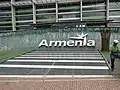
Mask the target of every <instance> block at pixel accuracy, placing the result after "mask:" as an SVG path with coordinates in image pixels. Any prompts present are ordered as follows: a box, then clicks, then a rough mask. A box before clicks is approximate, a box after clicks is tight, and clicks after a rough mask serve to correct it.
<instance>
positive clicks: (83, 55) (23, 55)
mask: <svg viewBox="0 0 120 90" xmlns="http://www.w3.org/2000/svg"><path fill="white" fill-rule="evenodd" d="M21 56H27V57H40V56H48V57H49V56H70V57H71V56H74V57H76V56H78V57H80V56H81V57H83V56H86V57H94V56H95V57H101V55H75V54H73V55H65V54H62V55H60V54H58V55H56V54H55V55H54V54H51V55H50V54H48V55H47V54H46V55H42V54H40V55H21Z"/></svg>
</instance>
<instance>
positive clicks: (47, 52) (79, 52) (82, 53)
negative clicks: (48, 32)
mask: <svg viewBox="0 0 120 90" xmlns="http://www.w3.org/2000/svg"><path fill="white" fill-rule="evenodd" d="M59 53H60V54H74V53H75V54H100V53H99V52H38V53H37V52H36V53H35V52H31V53H29V54H59Z"/></svg>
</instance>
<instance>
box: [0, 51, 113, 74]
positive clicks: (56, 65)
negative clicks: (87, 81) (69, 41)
mask: <svg viewBox="0 0 120 90" xmlns="http://www.w3.org/2000/svg"><path fill="white" fill-rule="evenodd" d="M110 74H111V73H110V72H109V68H108V66H107V64H106V62H105V60H104V58H103V57H102V55H101V54H100V53H99V51H97V50H95V49H82V50H79V49H75V50H74V49H68V50H64V49H63V50H52V51H51V50H37V51H34V52H31V53H28V54H25V55H22V56H19V57H15V58H13V59H10V60H8V61H7V62H5V63H3V64H0V75H42V76H46V75H110Z"/></svg>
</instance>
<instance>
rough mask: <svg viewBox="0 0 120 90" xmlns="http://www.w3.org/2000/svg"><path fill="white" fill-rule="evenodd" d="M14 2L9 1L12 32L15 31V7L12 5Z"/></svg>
mask: <svg viewBox="0 0 120 90" xmlns="http://www.w3.org/2000/svg"><path fill="white" fill-rule="evenodd" d="M14 2H15V0H11V14H12V30H13V31H16V18H15V7H14V5H13V3H14Z"/></svg>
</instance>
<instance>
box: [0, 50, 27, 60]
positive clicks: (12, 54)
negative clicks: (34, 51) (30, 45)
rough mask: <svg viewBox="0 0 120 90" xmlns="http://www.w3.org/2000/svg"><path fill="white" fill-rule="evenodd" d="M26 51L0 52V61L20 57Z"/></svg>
mask: <svg viewBox="0 0 120 90" xmlns="http://www.w3.org/2000/svg"><path fill="white" fill-rule="evenodd" d="M26 52H27V51H11V50H9V51H0V60H3V59H10V58H13V57H15V56H18V55H21V54H24V53H26Z"/></svg>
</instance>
